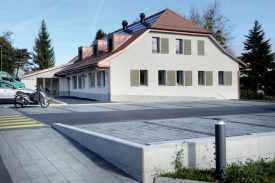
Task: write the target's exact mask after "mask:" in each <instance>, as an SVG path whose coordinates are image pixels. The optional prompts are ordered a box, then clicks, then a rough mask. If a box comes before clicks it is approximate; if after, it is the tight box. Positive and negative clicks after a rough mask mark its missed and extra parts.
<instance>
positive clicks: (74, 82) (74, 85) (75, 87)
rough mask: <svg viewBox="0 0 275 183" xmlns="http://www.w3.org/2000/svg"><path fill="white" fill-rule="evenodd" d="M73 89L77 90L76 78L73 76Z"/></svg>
mask: <svg viewBox="0 0 275 183" xmlns="http://www.w3.org/2000/svg"><path fill="white" fill-rule="evenodd" d="M72 81H73V87H74V89H77V77H76V76H73V80H72Z"/></svg>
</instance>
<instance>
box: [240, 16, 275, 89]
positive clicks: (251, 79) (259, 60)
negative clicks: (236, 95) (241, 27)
mask: <svg viewBox="0 0 275 183" xmlns="http://www.w3.org/2000/svg"><path fill="white" fill-rule="evenodd" d="M246 38H247V40H246V41H245V42H244V50H245V53H243V54H242V55H243V61H244V62H245V63H246V64H247V67H246V68H245V69H244V70H243V71H242V77H241V86H242V89H246V90H251V91H254V92H256V91H257V90H264V91H265V92H267V93H268V92H269V93H273V94H275V81H274V78H275V74H274V73H275V65H274V63H273V62H272V61H273V60H274V56H273V54H272V53H271V45H270V44H269V40H265V33H264V31H263V29H262V27H261V24H260V23H259V22H258V21H255V22H254V27H253V28H252V29H251V30H250V31H249V34H248V35H247V36H246Z"/></svg>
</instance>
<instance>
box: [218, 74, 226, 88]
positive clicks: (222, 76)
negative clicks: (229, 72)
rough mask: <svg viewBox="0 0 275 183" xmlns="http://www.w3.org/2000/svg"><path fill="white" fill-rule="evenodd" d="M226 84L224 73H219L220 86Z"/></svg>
mask: <svg viewBox="0 0 275 183" xmlns="http://www.w3.org/2000/svg"><path fill="white" fill-rule="evenodd" d="M224 84H225V77H224V71H219V85H224Z"/></svg>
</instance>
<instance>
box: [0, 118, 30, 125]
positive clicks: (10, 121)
mask: <svg viewBox="0 0 275 183" xmlns="http://www.w3.org/2000/svg"><path fill="white" fill-rule="evenodd" d="M30 121H34V120H31V119H26V118H25V119H23V120H9V121H0V124H5V123H16V122H22V123H23V122H24V123H25V122H30Z"/></svg>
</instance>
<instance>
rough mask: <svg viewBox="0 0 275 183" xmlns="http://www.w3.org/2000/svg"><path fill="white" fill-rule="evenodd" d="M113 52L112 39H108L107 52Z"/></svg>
mask: <svg viewBox="0 0 275 183" xmlns="http://www.w3.org/2000/svg"><path fill="white" fill-rule="evenodd" d="M111 51H113V39H108V52H111Z"/></svg>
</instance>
